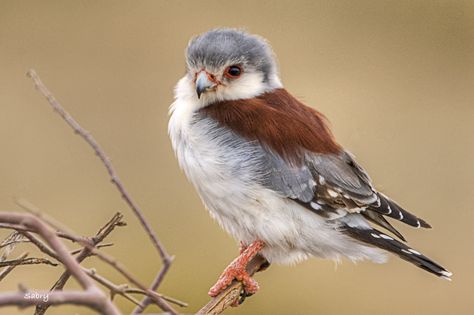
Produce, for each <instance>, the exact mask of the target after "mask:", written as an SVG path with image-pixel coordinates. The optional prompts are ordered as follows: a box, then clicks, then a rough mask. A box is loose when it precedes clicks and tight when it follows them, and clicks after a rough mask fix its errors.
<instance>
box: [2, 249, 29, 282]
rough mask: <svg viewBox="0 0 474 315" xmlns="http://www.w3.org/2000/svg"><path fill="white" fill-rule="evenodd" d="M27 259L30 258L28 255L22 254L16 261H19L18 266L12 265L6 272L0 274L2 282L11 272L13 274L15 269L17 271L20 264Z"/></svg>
mask: <svg viewBox="0 0 474 315" xmlns="http://www.w3.org/2000/svg"><path fill="white" fill-rule="evenodd" d="M26 257H28V253H23V254H21V255H20V257H18V258H17V259H16V261H17V263H16V264H12V265H10V266H8V267H7V268H5V269H4V270H2V272H1V273H0V281H2V280H3V279H4V278H5V277H6V276H7V275H8V274H9V273H10V272H12V271H13V269H15V268H16V267H17V266H18V265H19V264H20V262H21V261H22V260H23V259H25V258H26Z"/></svg>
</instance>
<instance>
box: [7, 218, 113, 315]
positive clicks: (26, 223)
mask: <svg viewBox="0 0 474 315" xmlns="http://www.w3.org/2000/svg"><path fill="white" fill-rule="evenodd" d="M0 222H3V223H9V224H14V225H20V226H23V227H25V228H27V229H30V230H32V231H33V232H35V233H38V234H39V235H40V236H41V237H42V238H43V240H44V241H45V242H46V243H47V244H48V245H49V246H50V248H51V249H52V250H54V252H55V253H56V255H57V257H58V259H59V261H60V262H61V263H62V264H63V265H64V266H65V267H66V269H67V270H68V271H69V272H70V273H71V274H72V275H73V276H74V278H75V279H76V280H77V281H78V282H79V285H80V286H81V287H82V288H83V289H84V290H85V291H84V292H60V293H62V294H63V295H58V294H55V295H53V298H52V299H51V300H50V302H49V303H50V304H51V303H57V304H63V303H65V301H66V302H67V300H65V299H64V294H69V295H68V296H69V298H70V299H71V300H70V301H69V302H71V303H76V302H78V301H81V303H82V304H81V303H78V304H81V305H87V306H89V307H91V308H94V309H97V310H99V311H101V312H102V313H103V314H108V315H118V314H120V312H119V311H118V309H117V308H116V306H115V305H114V304H113V303H112V302H111V301H110V300H109V299H108V298H107V296H106V295H105V294H104V293H103V292H102V291H101V290H100V289H99V288H98V287H97V286H96V285H95V284H94V282H93V281H92V280H91V279H90V278H89V277H88V275H87V274H86V273H84V271H83V270H82V268H81V266H80V265H79V264H78V263H77V261H76V260H75V259H74V258H73V257H72V256H71V255H70V254H69V252H68V249H67V248H66V246H65V245H64V244H63V243H62V242H61V241H60V240H59V238H58V237H57V235H56V233H55V232H54V231H53V230H52V229H51V228H50V227H49V226H48V225H46V224H45V223H44V222H43V221H42V220H41V219H39V218H37V217H35V216H33V215H30V214H19V213H12V212H0ZM84 297H87V299H84ZM38 304H41V301H38V300H37V299H26V298H25V296H24V293H22V292H20V293H10V294H8V293H5V294H1V295H0V305H18V306H30V305H38Z"/></svg>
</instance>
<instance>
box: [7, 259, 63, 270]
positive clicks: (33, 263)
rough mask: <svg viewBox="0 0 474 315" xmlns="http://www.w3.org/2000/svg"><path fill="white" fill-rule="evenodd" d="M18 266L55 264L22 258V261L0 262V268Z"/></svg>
mask: <svg viewBox="0 0 474 315" xmlns="http://www.w3.org/2000/svg"><path fill="white" fill-rule="evenodd" d="M12 265H15V266H18V265H51V266H57V265H58V264H57V263H54V262H52V261H51V260H49V259H46V258H35V257H31V258H24V259H13V260H5V261H1V262H0V268H3V267H7V266H12Z"/></svg>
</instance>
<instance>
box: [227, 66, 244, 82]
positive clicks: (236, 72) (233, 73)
mask: <svg viewBox="0 0 474 315" xmlns="http://www.w3.org/2000/svg"><path fill="white" fill-rule="evenodd" d="M241 74H242V68H240V67H239V66H230V67H227V69H225V73H224V75H225V76H226V77H228V78H231V79H235V78H238V77H240V75H241Z"/></svg>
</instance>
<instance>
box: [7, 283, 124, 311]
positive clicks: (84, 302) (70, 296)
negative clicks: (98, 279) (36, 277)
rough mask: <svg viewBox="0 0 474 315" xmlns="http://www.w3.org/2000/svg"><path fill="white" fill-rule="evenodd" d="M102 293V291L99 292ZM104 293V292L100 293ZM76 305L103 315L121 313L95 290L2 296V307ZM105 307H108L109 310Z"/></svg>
mask: <svg viewBox="0 0 474 315" xmlns="http://www.w3.org/2000/svg"><path fill="white" fill-rule="evenodd" d="M99 291H100V290H99ZM100 292H101V293H102V291H100ZM62 304H75V305H81V306H86V307H89V308H91V309H93V310H96V311H99V312H101V314H115V315H120V314H121V313H120V312H119V311H118V310H117V309H116V308H115V306H114V305H113V303H112V302H110V301H109V299H108V298H107V297H105V299H104V295H103V293H102V295H99V294H97V290H95V289H87V290H85V291H61V292H59V291H56V292H49V291H42V292H29V291H25V292H22V291H20V292H4V293H2V294H0V306H18V307H21V308H23V307H28V306H35V305H48V306H50V305H62ZM105 305H108V306H107V308H106V307H105Z"/></svg>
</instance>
